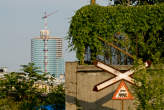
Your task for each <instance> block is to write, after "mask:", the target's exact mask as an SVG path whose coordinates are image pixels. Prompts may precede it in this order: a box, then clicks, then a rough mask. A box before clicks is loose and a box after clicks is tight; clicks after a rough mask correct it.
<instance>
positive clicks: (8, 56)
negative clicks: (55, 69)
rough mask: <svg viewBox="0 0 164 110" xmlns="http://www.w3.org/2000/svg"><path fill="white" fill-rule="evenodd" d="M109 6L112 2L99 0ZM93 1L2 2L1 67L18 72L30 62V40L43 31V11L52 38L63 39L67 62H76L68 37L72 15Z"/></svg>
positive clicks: (31, 0)
mask: <svg viewBox="0 0 164 110" xmlns="http://www.w3.org/2000/svg"><path fill="white" fill-rule="evenodd" d="M97 3H98V4H100V5H107V4H108V3H109V0H97ZM89 4H90V0H0V34H1V35H0V67H8V71H19V70H20V68H21V67H20V65H24V64H28V63H29V62H31V39H32V38H35V37H37V36H39V33H40V30H41V29H43V26H44V25H43V24H44V22H43V20H42V19H41V17H42V16H44V12H45V11H46V12H47V13H52V12H54V11H57V12H56V13H55V14H53V15H51V16H49V17H48V29H49V30H50V36H56V37H61V38H63V39H64V42H63V46H64V48H63V52H64V59H65V61H76V60H77V59H76V55H75V52H69V49H68V41H67V40H66V39H65V37H66V36H67V33H68V30H69V25H70V21H71V18H72V16H73V15H74V14H75V12H76V11H77V10H78V9H80V8H81V7H83V6H85V5H89Z"/></svg>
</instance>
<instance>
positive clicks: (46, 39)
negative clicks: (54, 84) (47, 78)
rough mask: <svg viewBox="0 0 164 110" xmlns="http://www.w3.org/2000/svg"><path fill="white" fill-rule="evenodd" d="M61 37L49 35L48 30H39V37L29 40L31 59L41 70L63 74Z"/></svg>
mask: <svg viewBox="0 0 164 110" xmlns="http://www.w3.org/2000/svg"><path fill="white" fill-rule="evenodd" d="M62 40H63V39H62V38H58V37H50V36H49V31H48V30H46V29H45V30H41V31H40V37H37V38H33V39H32V40H31V61H32V62H33V63H35V65H36V66H37V67H39V68H40V70H41V71H42V72H46V73H50V74H54V75H55V76H56V77H60V75H64V58H63V54H62Z"/></svg>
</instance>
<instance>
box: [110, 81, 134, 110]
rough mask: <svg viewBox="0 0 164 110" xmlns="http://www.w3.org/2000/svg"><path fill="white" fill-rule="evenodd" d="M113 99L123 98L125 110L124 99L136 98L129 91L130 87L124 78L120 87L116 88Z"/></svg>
mask: <svg viewBox="0 0 164 110" xmlns="http://www.w3.org/2000/svg"><path fill="white" fill-rule="evenodd" d="M112 99H113V100H121V105H122V110H124V100H133V99H134V98H133V96H132V95H131V93H130V92H129V91H128V87H127V86H126V84H125V82H124V81H123V80H122V81H121V83H120V84H119V86H118V88H117V89H116V91H115V93H114V95H113V97H112Z"/></svg>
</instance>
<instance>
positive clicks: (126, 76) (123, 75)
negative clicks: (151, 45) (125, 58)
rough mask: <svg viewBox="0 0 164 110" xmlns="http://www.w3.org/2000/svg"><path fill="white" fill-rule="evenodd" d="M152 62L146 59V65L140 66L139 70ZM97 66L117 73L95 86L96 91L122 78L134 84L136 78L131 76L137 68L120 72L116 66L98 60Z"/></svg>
mask: <svg viewBox="0 0 164 110" xmlns="http://www.w3.org/2000/svg"><path fill="white" fill-rule="evenodd" d="M150 64H151V63H150V62H149V61H146V62H145V63H144V66H141V67H140V68H138V70H141V69H143V68H146V67H149V66H150ZM95 66H97V67H99V68H101V69H103V70H105V71H107V72H109V73H112V74H114V75H115V77H114V78H112V79H108V80H106V81H104V82H102V83H100V84H98V85H96V86H95V88H94V90H96V91H99V90H101V89H104V88H106V87H108V86H110V85H112V84H114V83H116V82H118V81H120V80H126V81H128V82H130V83H132V84H134V79H133V78H131V77H130V75H132V74H133V73H134V72H135V71H137V70H134V69H130V70H128V71H126V72H120V71H118V70H117V69H115V68H113V67H111V66H109V65H106V64H104V63H101V62H96V63H95Z"/></svg>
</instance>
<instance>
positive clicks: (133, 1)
mask: <svg viewBox="0 0 164 110" xmlns="http://www.w3.org/2000/svg"><path fill="white" fill-rule="evenodd" d="M114 2H115V4H116V5H117V4H121V5H147V4H151V5H152V4H157V3H162V2H163V0H115V1H114Z"/></svg>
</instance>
